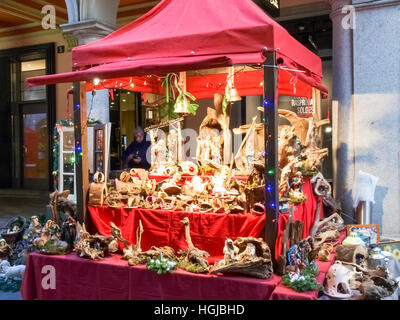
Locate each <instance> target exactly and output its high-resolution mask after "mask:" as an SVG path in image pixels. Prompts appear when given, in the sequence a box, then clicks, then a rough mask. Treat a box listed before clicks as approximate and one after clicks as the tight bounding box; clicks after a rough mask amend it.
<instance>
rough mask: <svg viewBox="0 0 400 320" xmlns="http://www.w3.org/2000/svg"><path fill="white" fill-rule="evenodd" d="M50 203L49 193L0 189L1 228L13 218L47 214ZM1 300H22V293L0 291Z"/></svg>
mask: <svg viewBox="0 0 400 320" xmlns="http://www.w3.org/2000/svg"><path fill="white" fill-rule="evenodd" d="M48 203H49V192H43V191H37V190H21V189H0V227H2V226H4V225H5V224H6V223H7V222H8V221H9V220H10V219H11V218H13V217H16V216H22V217H25V218H30V217H31V216H33V215H41V214H44V213H46V205H47V204H48ZM0 300H21V294H20V292H3V291H0Z"/></svg>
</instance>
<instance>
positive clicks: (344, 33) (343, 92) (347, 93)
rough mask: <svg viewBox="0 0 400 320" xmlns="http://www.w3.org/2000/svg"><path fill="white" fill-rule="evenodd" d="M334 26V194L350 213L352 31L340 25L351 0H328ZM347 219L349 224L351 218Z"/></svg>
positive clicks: (352, 153)
mask: <svg viewBox="0 0 400 320" xmlns="http://www.w3.org/2000/svg"><path fill="white" fill-rule="evenodd" d="M328 2H329V3H330V5H331V6H332V13H331V15H330V17H331V20H332V27H333V46H332V47H333V48H332V54H333V61H332V63H333V66H332V69H333V74H332V77H333V79H332V81H333V82H332V88H333V89H332V93H331V97H332V128H333V130H332V144H333V145H332V152H333V168H334V179H333V180H334V195H335V197H336V199H338V200H340V201H341V203H342V208H343V210H344V212H345V213H347V214H350V215H352V212H353V210H352V199H351V189H352V185H353V182H354V177H355V168H354V159H355V155H354V152H355V151H354V133H353V122H354V114H353V104H352V94H353V69H352V66H353V45H352V39H353V30H352V29H351V28H348V29H345V28H343V19H344V18H345V16H346V14H344V13H342V8H343V7H344V6H346V5H349V4H351V0H328ZM346 222H348V223H350V222H352V221H351V220H350V221H349V220H347V221H346Z"/></svg>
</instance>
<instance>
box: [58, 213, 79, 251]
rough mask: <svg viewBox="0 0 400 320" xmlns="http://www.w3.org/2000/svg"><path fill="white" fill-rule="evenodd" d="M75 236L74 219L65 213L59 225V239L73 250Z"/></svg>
mask: <svg viewBox="0 0 400 320" xmlns="http://www.w3.org/2000/svg"><path fill="white" fill-rule="evenodd" d="M76 237H77V230H76V220H75V219H74V218H73V217H72V216H70V215H69V214H68V213H67V214H66V218H65V220H64V222H63V223H62V225H61V240H62V241H65V242H66V243H68V249H69V250H73V249H74V246H75V240H76Z"/></svg>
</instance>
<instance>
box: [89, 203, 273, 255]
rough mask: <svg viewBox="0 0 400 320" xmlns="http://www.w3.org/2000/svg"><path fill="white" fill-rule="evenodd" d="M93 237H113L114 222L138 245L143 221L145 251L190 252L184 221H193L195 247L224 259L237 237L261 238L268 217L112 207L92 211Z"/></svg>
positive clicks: (127, 237) (123, 233) (192, 235)
mask: <svg viewBox="0 0 400 320" xmlns="http://www.w3.org/2000/svg"><path fill="white" fill-rule="evenodd" d="M88 211H89V214H90V218H91V219H90V221H89V222H90V223H91V228H90V231H91V233H95V232H99V233H100V234H102V235H104V236H110V235H111V233H110V222H111V221H112V222H114V223H115V224H116V225H117V226H118V227H119V228H120V229H121V232H122V236H123V237H124V238H125V239H127V240H128V241H130V242H131V243H136V229H137V227H138V225H139V220H141V221H142V224H143V229H144V232H143V235H142V243H141V245H142V250H144V251H146V250H148V249H150V247H151V246H157V247H161V246H170V247H172V248H174V249H175V250H179V249H186V248H187V244H186V240H185V229H184V226H183V224H182V222H181V220H182V219H183V218H184V217H188V218H189V221H190V234H191V237H192V241H193V244H194V245H195V246H196V247H197V248H199V249H201V250H205V251H207V252H208V253H209V254H210V256H222V255H223V252H222V251H223V248H224V245H225V240H226V239H227V238H231V239H232V240H235V239H236V238H237V237H250V236H252V237H259V236H260V235H261V231H262V230H263V228H264V225H265V216H264V215H262V216H256V215H253V214H214V213H193V212H192V213H191V212H183V211H168V210H147V209H128V208H110V207H104V206H103V207H89V210H88Z"/></svg>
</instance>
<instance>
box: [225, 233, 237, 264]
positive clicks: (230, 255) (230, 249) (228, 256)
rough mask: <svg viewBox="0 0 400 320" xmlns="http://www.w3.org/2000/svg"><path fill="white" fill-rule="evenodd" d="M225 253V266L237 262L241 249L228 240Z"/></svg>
mask: <svg viewBox="0 0 400 320" xmlns="http://www.w3.org/2000/svg"><path fill="white" fill-rule="evenodd" d="M223 253H224V260H225V264H228V263H229V262H231V261H235V260H237V255H238V253H239V248H238V247H236V246H235V245H234V244H233V241H232V239H226V240H225V247H224V251H223Z"/></svg>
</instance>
